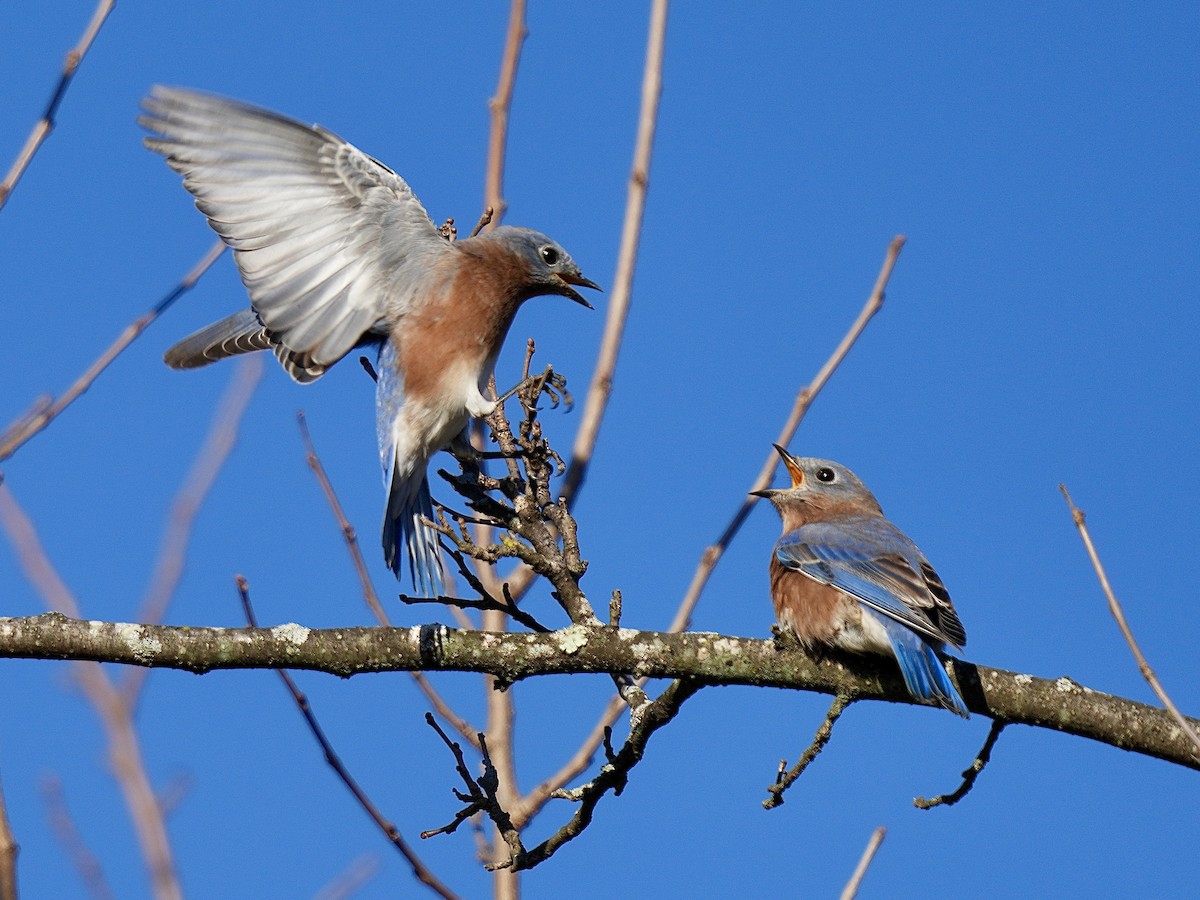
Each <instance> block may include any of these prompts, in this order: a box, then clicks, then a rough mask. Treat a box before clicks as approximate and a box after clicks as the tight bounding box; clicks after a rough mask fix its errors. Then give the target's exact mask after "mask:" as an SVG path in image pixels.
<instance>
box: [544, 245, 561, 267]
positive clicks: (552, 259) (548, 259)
mask: <svg viewBox="0 0 1200 900" xmlns="http://www.w3.org/2000/svg"><path fill="white" fill-rule="evenodd" d="M542 259H543V260H544V261H545V263H546V265H548V266H552V265H554V264H555V263H557V262H558V251H557V250H555V249H554V248H553V247H543V248H542Z"/></svg>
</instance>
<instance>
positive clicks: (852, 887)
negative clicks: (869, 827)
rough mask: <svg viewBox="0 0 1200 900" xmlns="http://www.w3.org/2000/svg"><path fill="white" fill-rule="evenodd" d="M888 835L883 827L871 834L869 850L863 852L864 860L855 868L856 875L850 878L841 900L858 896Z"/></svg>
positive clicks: (849, 899) (851, 899)
mask: <svg viewBox="0 0 1200 900" xmlns="http://www.w3.org/2000/svg"><path fill="white" fill-rule="evenodd" d="M886 835H887V829H886V828H884V827H883V826H882V825H880V826H879V827H878V828H876V829H875V830H874V831H873V832H871V839H870V840H869V841H867V848H866V849H865V850H863V855H862V858H861V859H859V861H858V865H857V866H855V867H854V874H853V875H851V876H850V880H849V881H847V882H846V886H845V887H844V888H842V896H841V900H854V898H855V897H857V896H858V889H859V887H860V886H861V885H862V880H863V876H865V875H866V874H867V869H868V868H869V867H870V865H871V860H873V859H874V858H875V852H876V851H877V850H878V849H879V845H880V844H882V843H883V839H884V837H885V836H886Z"/></svg>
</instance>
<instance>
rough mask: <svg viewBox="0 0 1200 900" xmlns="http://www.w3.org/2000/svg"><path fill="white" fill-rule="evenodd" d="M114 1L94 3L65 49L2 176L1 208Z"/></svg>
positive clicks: (45, 133)
mask: <svg viewBox="0 0 1200 900" xmlns="http://www.w3.org/2000/svg"><path fill="white" fill-rule="evenodd" d="M115 5H116V0H100V2H99V3H98V4H97V5H96V10H95V12H93V13H92V19H91V21H90V22H88V25H87V28H86V29H85V30H84V32H83V37H81V38H80V39H79V43H78V44H76V45H75V46H74V47H72V48H71V49H70V50H68V51H67V55H66V58H65V59H64V60H63V67H62V74H60V75H59V76H58V84H57V85H55V87H54V93H53V94H51V95H50V102H49V103H47V104H46V111H45V112H43V113H42V117H41V119H39V120H38V122H37V124H36V125H34V126H33V131H31V132H30V133H29V137H28V138H26V139H25V146H23V147H22V148H21V152H20V153H18V154H17V158H16V160H15V161H14V162H13V164H12V167H11V168H10V169H9V170H8V174H7V175H5V176H4V181H0V209H3V208H4V204H5V203H7V202H8V198H9V197H10V196H12V192H13V188H15V187H16V186H17V182H18V181H20V180H21V176H22V175H23V174H25V170H26V169H27V168H29V163H30V162H31V161H32V160H33V156H34V154H35V153H37V152H38V148H39V147H41V146H42V143H43V142H44V141H45V140H46V138H48V137H49V136H50V132H51V131H53V130H54V124H55V123H54V117H55V116H56V115H57V114H58V107H59V105H60V104H61V103H62V100H63V97H64V96H65V95H66V93H67V87H68V86H69V85H70V84H71V79H72V78H74V77H75V72H76V70H77V69H78V68H79V64H80V63H82V62H83V58H84V56H86V55H87V52H88V50H89V49H90V48H91V46H92V42H93V41H94V40H95V39H96V35H97V34H99V33H100V27H101V26H102V25H103V24H104V20H105V19H107V18H108V14H109V13H111V12H112V9H113V6H115Z"/></svg>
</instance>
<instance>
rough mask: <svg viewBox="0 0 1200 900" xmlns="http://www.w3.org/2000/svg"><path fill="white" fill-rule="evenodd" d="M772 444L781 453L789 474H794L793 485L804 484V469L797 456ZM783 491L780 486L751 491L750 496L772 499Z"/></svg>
mask: <svg viewBox="0 0 1200 900" xmlns="http://www.w3.org/2000/svg"><path fill="white" fill-rule="evenodd" d="M771 446H772V447H774V448H775V452H776V453H778V454H779V456H780V458H781V459H782V460H783V464H784V466H786V467H787V470H788V474H789V475H790V476H792V487H794V488H795V487H799V486H800V485H802V484H803V483H804V470H803V469H801V468H800V466H799V464H798V463H797V462H796V458H795V457H794V456H792V454H790V453H788V452H787V451H786V450H784V449H783V448H782V447H780V446H779V445H778V444H772V445H771ZM782 493H783V491H782V490H780V489H779V488H766V489H765V490H761V491H751V492H750V496H752V497H762V498H764V499H766V500H770V499H771V498H772V497H774V496H775V495H776V494H782Z"/></svg>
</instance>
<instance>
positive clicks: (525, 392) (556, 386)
mask: <svg viewBox="0 0 1200 900" xmlns="http://www.w3.org/2000/svg"><path fill="white" fill-rule="evenodd" d="M542 394H545V395H546V396H547V397H549V398H550V406H551V408H555V409H556V408H557V407H558V404H559V403H563V402H565V403H566V404H567V409H571V408H572V407H573V406H574V405H575V400H574V398H573V397H572V396H571V394H570V393H569V392H568V391H567V379H566V378H565V377H564V376H562V375H559V374H558V373H557V372H555V371H554V369H553V367H551V366H546V371H544V372H542V373H541V374H540V375H529V376H527V377H525V378H522V379H521V380H520V381H518V382H517V383H516V384H515V385H513V386H512V387H511V388H509V389H508V390H507V391H505V392H504V393H503V394H502V395H500V397H499V399H498V400H497V401H496V402H497V403H503V402H504V401H505V400H507V399H508V398H509V397H512V396H514V395H515V396H516V397H517V398H518V399H519V400H520V401H521V405H522V406H523V407H525V408H526V409H527V410H530V411H533V410H536V409H537V408H538V406H537V401H538V398H539V397H540V396H541V395H542Z"/></svg>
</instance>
